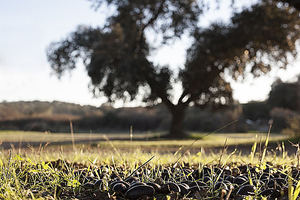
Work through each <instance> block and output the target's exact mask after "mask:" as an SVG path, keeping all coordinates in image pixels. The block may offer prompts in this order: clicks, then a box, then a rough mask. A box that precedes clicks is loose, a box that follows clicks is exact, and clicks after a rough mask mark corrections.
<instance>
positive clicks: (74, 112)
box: [0, 78, 300, 135]
mask: <svg viewBox="0 0 300 200" xmlns="http://www.w3.org/2000/svg"><path fill="white" fill-rule="evenodd" d="M0 113H1V115H0V129H2V130H7V129H10V130H26V131H50V132H69V130H70V128H69V124H70V120H72V122H73V126H74V130H75V131H76V132H127V131H128V130H129V127H130V126H132V127H133V129H134V130H135V131H138V132H145V131H165V132H167V130H168V128H169V126H170V123H171V115H170V114H169V112H168V111H167V108H166V107H165V106H163V105H162V104H158V105H155V106H149V107H132V108H128V107H127V108H126V107H124V108H113V107H111V106H107V105H104V106H101V107H99V108H97V107H93V106H80V105H77V104H70V103H64V102H51V103H49V102H39V101H34V102H12V103H9V102H4V103H0ZM270 119H273V120H274V124H273V129H272V132H277V133H279V132H282V133H285V134H293V135H295V134H299V133H300V79H299V78H298V80H296V81H294V82H282V81H281V80H280V79H278V80H276V81H275V82H274V83H273V85H272V89H271V91H270V93H269V98H268V99H267V100H266V101H261V102H249V103H246V104H241V105H240V104H235V105H231V106H227V107H223V108H221V109H220V108H218V109H215V108H214V107H207V108H205V109H203V108H198V107H196V106H193V107H189V108H188V109H187V114H186V118H185V121H184V124H185V127H184V128H185V129H186V130H188V131H195V132H210V131H214V130H217V129H219V128H221V127H223V126H226V125H228V124H230V123H232V122H235V123H233V124H231V125H230V126H226V127H225V128H223V129H221V130H220V131H221V132H248V131H266V130H267V128H268V121H269V120H270Z"/></svg>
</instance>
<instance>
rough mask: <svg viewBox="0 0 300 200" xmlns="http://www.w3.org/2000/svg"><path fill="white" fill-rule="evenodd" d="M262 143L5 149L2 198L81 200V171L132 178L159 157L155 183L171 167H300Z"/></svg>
mask: <svg viewBox="0 0 300 200" xmlns="http://www.w3.org/2000/svg"><path fill="white" fill-rule="evenodd" d="M190 142H191V141H190ZM256 144H257V143H254V145H253V149H252V152H251V153H250V154H249V155H241V154H239V153H238V152H226V148H224V149H223V150H222V151H221V152H219V153H215V154H214V153H211V154H206V153H204V152H202V151H201V150H199V152H197V153H190V152H189V151H186V150H185V149H178V151H176V152H175V153H172V154H170V153H165V154H160V153H159V152H157V151H155V152H149V153H145V152H143V151H142V150H139V149H133V150H129V151H127V152H123V151H120V149H119V147H118V146H113V144H110V145H112V146H111V151H107V150H105V151H103V149H101V148H90V149H89V148H79V147H78V146H76V147H75V148H74V149H70V148H72V147H70V148H68V149H66V147H61V148H56V150H55V151H54V149H53V148H48V147H42V148H38V149H36V148H31V149H26V150H20V149H19V150H14V149H13V150H9V151H2V152H1V153H0V199H75V196H76V195H77V197H78V194H81V193H84V192H85V191H87V190H86V189H84V185H85V184H86V183H87V182H86V181H84V180H85V178H84V180H83V181H82V174H80V173H78V172H79V171H78V170H82V169H85V170H88V171H91V172H92V171H93V170H95V169H97V170H98V169H100V167H101V166H106V167H105V169H107V173H108V176H110V177H111V176H112V175H113V174H114V173H120V171H119V169H121V171H122V172H121V173H122V174H123V175H124V176H125V177H126V176H128V175H130V174H131V173H132V172H133V171H134V170H136V169H138V168H139V167H140V166H142V164H143V163H145V162H147V161H149V159H150V158H152V157H153V156H154V158H153V159H152V160H151V161H150V162H149V163H147V165H146V166H145V167H144V168H145V169H148V170H149V171H150V172H149V173H150V174H152V175H151V177H152V179H153V180H154V179H157V176H160V175H159V174H154V172H155V173H157V169H163V168H165V167H166V168H167V167H168V166H176V167H178V168H183V167H186V166H193V167H194V168H196V169H197V168H198V169H200V168H203V167H204V166H219V167H221V168H226V167H229V166H230V168H234V167H237V166H240V165H251V166H257V168H258V169H262V170H263V169H265V167H266V166H267V165H270V164H271V165H272V166H274V167H275V169H280V170H282V171H284V173H286V174H288V173H289V171H291V169H292V168H293V167H298V168H299V155H298V154H296V155H292V156H288V155H287V152H285V151H284V146H281V151H279V152H270V151H266V155H265V156H263V152H262V151H258V149H256ZM49 161H50V162H49ZM278 167H279V168H278ZM101 169H103V168H101ZM155 177H156V178H155ZM144 178H145V180H144ZM144 178H142V179H143V180H144V181H149V180H150V179H148V178H147V177H144ZM107 181H108V180H107ZM108 185H109V183H108V182H107V183H106V186H105V187H106V188H104V190H105V191H106V190H108ZM62 194H64V196H62ZM65 195H68V196H65ZM251 198H252V197H251ZM79 199H80V198H79ZM258 199H260V198H258ZM291 199H292V198H291ZM293 200H294V199H293ZM295 200H296V198H295Z"/></svg>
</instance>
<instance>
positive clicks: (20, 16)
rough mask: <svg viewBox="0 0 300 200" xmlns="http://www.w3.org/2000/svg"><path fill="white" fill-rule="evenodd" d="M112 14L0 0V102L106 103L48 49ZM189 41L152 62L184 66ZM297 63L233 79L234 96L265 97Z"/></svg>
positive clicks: (81, 6)
mask: <svg viewBox="0 0 300 200" xmlns="http://www.w3.org/2000/svg"><path fill="white" fill-rule="evenodd" d="M228 2H231V1H228ZM109 12H110V10H107V9H100V10H98V11H97V12H96V11H94V10H93V9H92V8H91V3H90V2H89V1H87V0H63V1H62V0H42V1H41V0H26V1H20V0H9V1H6V0H0V36H1V37H0V101H20V100H23V101H32V100H41V101H54V100H56V101H65V102H72V103H78V104H81V105H86V104H89V105H94V106H100V105H101V104H102V103H104V102H105V98H94V97H93V95H92V93H91V92H90V91H89V89H88V84H89V78H88V76H87V74H86V72H85V69H84V67H83V66H79V67H78V68H77V69H76V70H74V71H73V72H72V73H70V74H66V75H65V76H63V77H62V78H61V79H58V78H57V77H56V76H55V75H54V74H53V73H52V72H51V68H50V65H49V63H48V62H47V58H46V48H47V46H48V45H49V44H50V43H51V42H55V41H59V40H61V39H64V38H65V37H66V36H67V35H68V34H69V33H70V32H72V31H74V30H75V29H76V27H77V26H78V25H80V24H85V25H92V26H97V25H101V24H103V23H104V20H105V17H106V16H107V15H108V14H109ZM228 17H229V13H228V12H225V11H224V10H219V11H218V12H217V13H216V12H214V13H209V14H208V15H207V16H206V18H205V20H204V21H203V22H202V23H203V24H204V25H205V24H208V23H209V22H210V21H214V20H220V19H224V18H225V19H226V18H228ZM189 44H190V42H189V39H188V38H183V39H181V40H178V41H176V42H175V43H174V45H172V46H170V47H164V48H162V49H160V50H158V51H155V52H154V53H153V55H152V56H151V60H152V61H153V62H155V63H159V64H161V65H164V64H169V65H170V66H171V68H173V69H178V67H182V66H183V64H184V58H185V50H186V48H188V46H189ZM298 65H299V61H296V62H295V63H292V64H291V65H290V66H289V67H288V70H285V71H284V70H275V71H272V72H271V73H270V74H269V75H267V76H265V77H261V78H259V79H255V80H254V79H253V78H251V77H249V78H247V79H246V80H245V81H243V82H238V83H234V82H232V87H233V90H234V93H233V96H234V98H235V99H236V100H238V101H240V102H241V103H245V102H248V101H252V100H264V99H266V98H267V95H268V93H269V91H270V89H271V84H272V82H273V81H274V80H275V78H276V77H278V76H280V78H281V79H282V80H283V81H291V80H294V79H295V77H296V75H297V74H299V73H300V67H297V66H298ZM176 88H178V87H176ZM177 94H179V92H177ZM135 105H139V102H138V101H134V102H131V103H126V104H123V103H122V102H117V103H116V106H117V107H119V106H135Z"/></svg>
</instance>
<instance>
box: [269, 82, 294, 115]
mask: <svg viewBox="0 0 300 200" xmlns="http://www.w3.org/2000/svg"><path fill="white" fill-rule="evenodd" d="M268 104H269V105H270V106H271V107H273V108H274V107H278V108H285V109H290V110H292V111H300V80H298V81H296V82H292V83H285V82H282V81H281V80H280V79H278V80H277V81H275V82H274V83H273V85H272V89H271V91H270V93H269V99H268Z"/></svg>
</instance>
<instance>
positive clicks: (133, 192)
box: [125, 185, 155, 199]
mask: <svg viewBox="0 0 300 200" xmlns="http://www.w3.org/2000/svg"><path fill="white" fill-rule="evenodd" d="M154 193H155V190H154V188H153V187H152V186H150V185H137V186H134V187H132V188H129V189H128V190H127V192H126V193H125V197H126V198H128V199H137V198H140V197H143V196H147V197H152V196H154Z"/></svg>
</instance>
